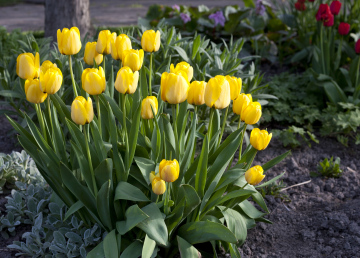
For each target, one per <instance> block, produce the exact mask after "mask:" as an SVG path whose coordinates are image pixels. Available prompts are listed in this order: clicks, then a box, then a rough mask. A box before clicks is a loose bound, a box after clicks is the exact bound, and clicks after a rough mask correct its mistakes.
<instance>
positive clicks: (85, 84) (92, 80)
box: [81, 66, 106, 95]
mask: <svg viewBox="0 0 360 258" xmlns="http://www.w3.org/2000/svg"><path fill="white" fill-rule="evenodd" d="M81 82H82V88H83V90H84V91H86V92H87V93H89V94H90V95H99V94H101V93H103V92H104V91H105V88H106V81H105V73H104V69H103V68H102V67H101V66H100V67H99V69H96V68H86V69H85V70H84V71H83V73H82V76H81Z"/></svg>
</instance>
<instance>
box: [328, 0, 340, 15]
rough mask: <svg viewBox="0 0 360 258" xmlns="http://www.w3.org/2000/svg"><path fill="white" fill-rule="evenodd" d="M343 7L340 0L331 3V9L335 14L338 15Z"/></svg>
mask: <svg viewBox="0 0 360 258" xmlns="http://www.w3.org/2000/svg"><path fill="white" fill-rule="evenodd" d="M340 9H341V2H340V1H332V2H331V4H330V10H331V13H332V14H333V15H338V14H339V12H340Z"/></svg>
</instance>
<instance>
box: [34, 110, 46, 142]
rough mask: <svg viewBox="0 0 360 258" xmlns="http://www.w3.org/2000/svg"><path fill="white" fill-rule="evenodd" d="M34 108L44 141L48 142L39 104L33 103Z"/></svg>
mask: <svg viewBox="0 0 360 258" xmlns="http://www.w3.org/2000/svg"><path fill="white" fill-rule="evenodd" d="M35 110H36V114H37V116H38V119H39V122H40V127H41V130H42V132H43V135H44V138H45V141H46V142H48V140H47V134H46V129H45V123H44V117H43V115H42V111H41V107H40V104H35Z"/></svg>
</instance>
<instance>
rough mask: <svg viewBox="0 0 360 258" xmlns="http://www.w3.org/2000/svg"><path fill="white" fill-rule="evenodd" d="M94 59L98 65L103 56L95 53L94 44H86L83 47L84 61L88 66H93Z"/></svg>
mask: <svg viewBox="0 0 360 258" xmlns="http://www.w3.org/2000/svg"><path fill="white" fill-rule="evenodd" d="M94 59H95V62H96V64H97V65H99V64H101V62H102V61H103V55H102V54H99V53H98V52H97V51H96V42H88V43H86V45H85V53H84V61H85V63H86V64H88V65H94Z"/></svg>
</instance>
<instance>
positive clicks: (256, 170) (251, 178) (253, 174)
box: [245, 166, 265, 185]
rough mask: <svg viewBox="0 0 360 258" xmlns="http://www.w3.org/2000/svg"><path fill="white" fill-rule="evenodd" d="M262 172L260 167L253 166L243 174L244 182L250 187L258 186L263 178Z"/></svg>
mask: <svg viewBox="0 0 360 258" xmlns="http://www.w3.org/2000/svg"><path fill="white" fill-rule="evenodd" d="M263 173H264V170H263V168H262V167H261V166H254V167H252V168H250V169H249V170H248V171H246V172H245V179H246V182H247V183H248V184H250V185H257V184H259V183H260V182H261V181H262V180H263V179H264V177H265V175H264V174H263Z"/></svg>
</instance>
